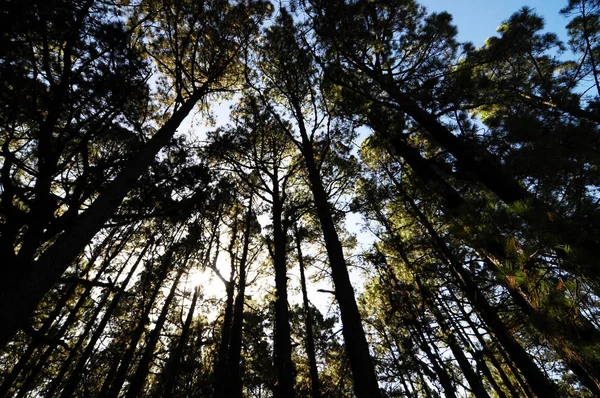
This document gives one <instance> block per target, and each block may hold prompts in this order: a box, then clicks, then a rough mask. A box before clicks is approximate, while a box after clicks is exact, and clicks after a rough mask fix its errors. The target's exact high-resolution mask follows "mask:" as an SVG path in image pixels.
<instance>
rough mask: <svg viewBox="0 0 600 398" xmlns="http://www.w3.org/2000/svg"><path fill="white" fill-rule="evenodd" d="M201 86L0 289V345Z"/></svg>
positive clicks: (24, 318) (111, 210)
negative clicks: (66, 226)
mask: <svg viewBox="0 0 600 398" xmlns="http://www.w3.org/2000/svg"><path fill="white" fill-rule="evenodd" d="M205 91H206V88H204V90H199V91H198V92H197V93H195V94H194V95H193V96H192V97H190V98H189V99H188V100H187V101H186V102H184V103H183V105H182V106H181V107H180V108H179V109H178V110H176V111H175V112H174V113H173V114H172V115H171V117H170V118H169V120H168V121H167V122H166V123H165V124H164V125H163V126H162V127H161V128H160V129H159V130H158V131H157V132H156V134H155V135H154V136H153V137H152V138H151V139H150V140H149V141H148V143H147V144H146V145H145V146H144V147H143V148H142V149H141V150H140V151H139V152H138V153H137V154H135V156H133V157H132V158H131V159H130V160H129V161H128V162H127V163H126V165H125V167H124V168H123V170H122V171H121V173H120V174H119V175H118V176H117V177H116V178H115V180H114V181H112V182H111V183H110V185H109V186H108V187H107V188H106V189H105V190H104V191H103V192H102V193H101V194H100V195H99V196H98V198H97V199H96V200H94V202H93V203H92V204H91V205H90V206H89V208H88V209H87V210H86V211H85V212H84V213H83V214H82V215H81V216H79V217H78V219H77V221H75V223H74V224H73V225H72V227H71V228H70V229H69V230H67V231H65V232H64V233H63V234H62V235H60V236H59V237H58V239H57V240H56V242H54V244H52V246H51V247H49V248H48V249H47V250H46V251H44V253H42V254H41V256H40V257H39V259H38V260H37V261H36V262H35V263H34V264H33V266H31V265H30V264H29V263H27V264H20V266H22V269H28V270H29V272H26V273H25V274H24V275H22V277H21V278H19V279H18V280H15V281H11V284H10V287H9V288H8V289H6V291H4V292H2V293H0V324H1V325H2V328H0V349H1V348H3V347H4V346H5V345H6V343H7V342H8V341H9V340H10V339H11V338H12V337H13V335H14V334H15V333H16V332H17V330H18V329H19V328H21V327H22V326H23V324H24V323H25V322H27V320H28V319H29V317H30V316H31V314H33V312H34V311H35V309H36V308H37V306H38V304H39V302H40V301H41V300H42V299H43V297H44V295H45V294H46V293H47V292H48V291H49V290H50V289H51V288H52V287H53V286H54V284H55V283H56V282H58V280H59V279H60V277H61V276H62V275H63V273H64V272H65V271H66V270H67V268H68V267H69V266H70V265H71V264H72V263H73V261H74V260H75V259H76V258H77V256H78V255H79V253H81V251H82V250H83V249H84V248H85V246H86V245H87V244H88V243H89V242H90V241H91V240H92V238H93V237H94V235H96V233H97V232H98V231H99V230H100V229H101V228H102V227H103V225H104V223H105V222H106V221H107V220H108V219H109V218H110V217H111V216H112V214H113V213H114V212H115V211H116V210H117V208H118V207H119V205H120V204H121V202H122V201H123V199H124V198H125V195H127V193H128V192H129V190H130V189H131V188H132V186H133V185H134V184H135V182H136V181H137V180H138V178H139V177H140V175H142V173H143V172H144V171H145V170H146V169H147V168H148V167H149V166H150V164H152V162H153V161H154V158H155V156H156V154H157V153H158V152H159V151H160V149H161V148H163V147H164V146H165V145H166V144H167V143H168V142H169V140H170V139H171V137H172V136H173V134H174V133H175V131H176V130H177V127H179V125H180V124H181V122H182V121H183V119H185V117H186V116H187V115H188V114H189V113H190V111H191V110H192V109H193V108H194V106H195V104H196V103H197V102H198V101H199V100H200V99H201V98H202V97H203V96H204V92H205Z"/></svg>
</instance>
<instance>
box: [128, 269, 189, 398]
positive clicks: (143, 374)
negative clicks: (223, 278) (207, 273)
mask: <svg viewBox="0 0 600 398" xmlns="http://www.w3.org/2000/svg"><path fill="white" fill-rule="evenodd" d="M186 266H187V258H186V259H185V260H184V261H183V263H182V264H180V265H179V270H178V271H177V275H176V276H175V280H174V281H173V285H172V286H171V290H170V291H169V295H168V296H167V298H166V299H165V302H164V304H163V307H162V310H161V312H160V315H159V317H158V319H157V320H156V324H155V325H154V329H152V331H151V332H150V334H149V336H148V338H147V342H146V347H145V348H144V353H143V354H142V357H141V359H140V361H139V363H138V366H137V369H136V371H135V373H134V374H133V376H132V377H131V379H130V381H129V389H128V390H127V394H126V395H125V397H126V398H136V397H138V396H139V395H140V394H141V392H142V390H143V389H144V385H145V383H146V378H147V377H148V372H149V370H150V365H151V364H152V359H153V358H154V351H155V350H156V345H157V344H158V341H159V339H160V333H161V331H162V329H163V327H164V325H165V322H166V320H167V315H168V313H169V307H170V306H171V303H172V302H173V298H174V297H175V292H176V291H177V287H178V285H179V280H180V279H181V275H183V272H184V271H185V270H186Z"/></svg>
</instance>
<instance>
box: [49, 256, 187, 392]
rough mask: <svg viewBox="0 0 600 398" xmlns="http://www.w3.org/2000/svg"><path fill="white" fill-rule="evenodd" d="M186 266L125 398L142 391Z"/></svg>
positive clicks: (158, 321) (169, 297)
mask: <svg viewBox="0 0 600 398" xmlns="http://www.w3.org/2000/svg"><path fill="white" fill-rule="evenodd" d="M186 265H187V259H186V261H185V262H184V263H183V264H181V265H180V269H179V271H177V275H176V276H175V280H174V281H173V285H172V286H171V290H170V291H169V295H168V296H167V298H166V299H165V302H164V304H163V307H162V311H161V313H160V315H159V317H158V319H157V320H156V324H155V325H154V329H152V331H151V332H150V334H149V336H148V339H147V342H146V348H145V349H144V353H143V354H142V358H141V359H140V362H139V363H138V367H137V369H136V371H135V373H134V374H133V376H132V377H131V380H130V382H129V389H128V390H127V394H126V395H125V398H137V397H138V396H139V395H140V393H141V392H142V390H143V389H144V385H145V383H146V377H148V371H149V370H150V365H151V364H152V359H153V358H154V351H155V350H156V345H157V344H158V341H159V339H160V333H161V331H162V329H163V327H164V325H165V322H166V320H167V315H168V313H169V307H170V306H171V302H173V298H174V297H175V292H176V291H177V287H178V285H179V279H181V275H183V272H184V271H185V267H186ZM61 398H62V397H61Z"/></svg>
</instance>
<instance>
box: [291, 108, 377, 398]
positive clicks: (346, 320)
mask: <svg viewBox="0 0 600 398" xmlns="http://www.w3.org/2000/svg"><path fill="white" fill-rule="evenodd" d="M293 105H294V112H295V114H296V119H297V120H298V127H299V129H300V134H301V136H302V155H303V157H304V162H305V164H306V168H307V170H308V179H309V182H310V188H311V191H312V194H313V199H314V202H315V207H316V210H317V215H318V217H319V221H320V224H321V230H322V232H323V239H324V240H325V246H326V249H327V256H328V257H329V265H330V267H331V277H332V279H333V283H334V285H335V298H336V300H337V302H338V305H339V307H340V313H341V318H342V325H343V330H342V333H343V335H344V345H345V347H346V351H347V353H348V357H349V359H350V368H351V369H352V375H353V380H354V393H355V394H356V397H357V398H378V397H380V393H379V385H378V383H377V376H376V374H375V367H374V366H373V360H372V359H371V354H370V353H369V344H368V343H367V338H366V336H365V331H364V329H363V326H362V323H361V317H360V312H359V311H358V306H357V304H356V298H355V297H354V289H353V288H352V283H351V282H350V275H349V274H348V267H347V266H346V259H345V258H344V251H343V249H342V243H341V242H340V238H339V236H338V233H337V231H336V229H335V223H334V221H333V216H332V214H331V208H330V204H329V201H328V198H327V194H326V193H325V189H324V188H323V183H322V181H321V175H320V172H319V168H318V167H317V163H316V161H315V155H314V152H313V145H312V142H311V140H310V139H309V136H308V133H307V131H306V127H305V125H304V119H303V117H302V110H301V108H300V105H299V103H297V102H296V103H295V104H293Z"/></svg>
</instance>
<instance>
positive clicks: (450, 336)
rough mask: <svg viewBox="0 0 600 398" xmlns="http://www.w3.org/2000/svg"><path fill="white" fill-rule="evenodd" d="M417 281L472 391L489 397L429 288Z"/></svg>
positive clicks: (484, 397)
mask: <svg viewBox="0 0 600 398" xmlns="http://www.w3.org/2000/svg"><path fill="white" fill-rule="evenodd" d="M416 281H417V285H418V286H419V291H420V292H421V295H422V296H423V299H424V300H425V302H426V303H427V306H428V307H429V309H430V311H431V312H432V313H433V315H434V316H435V319H436V321H437V323H438V325H439V326H440V328H441V329H442V331H443V333H444V335H445V337H446V343H447V344H448V346H449V347H450V350H451V351H452V355H453V356H454V358H455V359H456V361H457V362H458V365H459V366H460V369H461V370H462V372H463V374H464V375H465V378H466V379H467V382H468V383H469V386H471V391H472V392H473V394H474V395H475V396H476V397H477V398H489V395H488V393H487V391H486V389H485V387H484V385H483V383H482V382H481V379H480V378H479V377H478V375H477V374H476V373H475V371H474V370H473V368H472V366H471V363H470V362H469V360H468V359H467V357H466V356H465V354H464V352H463V348H462V347H461V346H460V345H459V344H458V341H457V340H456V336H455V334H454V332H453V331H452V330H451V329H450V327H449V326H448V323H447V322H446V319H445V318H444V316H443V315H442V313H441V312H440V310H439V309H438V308H437V306H436V305H435V302H434V301H433V297H432V294H431V292H430V291H429V288H426V287H425V286H423V284H422V283H421V282H420V280H419V278H417V279H416Z"/></svg>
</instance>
